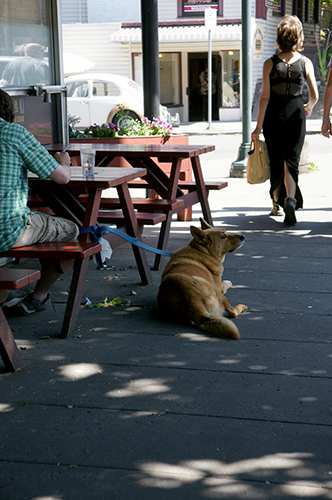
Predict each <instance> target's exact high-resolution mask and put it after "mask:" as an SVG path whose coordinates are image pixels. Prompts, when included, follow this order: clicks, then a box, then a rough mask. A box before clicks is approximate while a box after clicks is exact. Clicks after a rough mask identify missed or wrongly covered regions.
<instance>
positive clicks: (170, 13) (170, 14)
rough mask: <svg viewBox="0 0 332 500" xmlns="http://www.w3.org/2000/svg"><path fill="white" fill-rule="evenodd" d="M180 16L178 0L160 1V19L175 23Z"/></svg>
mask: <svg viewBox="0 0 332 500" xmlns="http://www.w3.org/2000/svg"><path fill="white" fill-rule="evenodd" d="M177 16H178V6H177V1H176V0H166V1H165V0H158V19H159V21H160V22H162V21H174V20H175V19H177Z"/></svg>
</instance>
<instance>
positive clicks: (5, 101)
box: [0, 89, 15, 123]
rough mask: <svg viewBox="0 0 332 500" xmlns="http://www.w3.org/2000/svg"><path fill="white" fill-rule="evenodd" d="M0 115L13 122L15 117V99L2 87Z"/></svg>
mask: <svg viewBox="0 0 332 500" xmlns="http://www.w3.org/2000/svg"><path fill="white" fill-rule="evenodd" d="M0 117H1V118H3V119H4V120H6V122H9V123H13V121H14V118H15V117H14V105H13V101H12V99H11V97H10V95H9V94H7V92H4V91H3V90H2V89H0Z"/></svg>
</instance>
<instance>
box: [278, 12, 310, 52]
mask: <svg viewBox="0 0 332 500" xmlns="http://www.w3.org/2000/svg"><path fill="white" fill-rule="evenodd" d="M303 40H304V37H303V29H302V23H301V21H300V19H299V18H298V17H297V16H284V17H283V18H282V20H281V21H280V23H279V24H278V28H277V48H278V49H279V50H280V51H281V52H291V51H296V50H303V48H302V45H303Z"/></svg>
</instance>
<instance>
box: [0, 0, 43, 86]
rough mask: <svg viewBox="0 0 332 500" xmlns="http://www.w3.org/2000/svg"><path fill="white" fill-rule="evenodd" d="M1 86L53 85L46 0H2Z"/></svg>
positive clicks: (0, 11)
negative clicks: (51, 80)
mask: <svg viewBox="0 0 332 500" xmlns="http://www.w3.org/2000/svg"><path fill="white" fill-rule="evenodd" d="M0 3H1V8H0V86H1V87H28V86H30V85H37V84H46V85H47V84H50V83H52V82H50V68H49V48H50V26H49V25H48V21H47V19H48V17H47V6H46V3H47V0H1V2H0Z"/></svg>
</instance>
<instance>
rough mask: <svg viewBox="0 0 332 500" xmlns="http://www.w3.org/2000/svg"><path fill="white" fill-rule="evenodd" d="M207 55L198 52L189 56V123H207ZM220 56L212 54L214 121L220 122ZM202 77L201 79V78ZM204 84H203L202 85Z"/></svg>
mask: <svg viewBox="0 0 332 500" xmlns="http://www.w3.org/2000/svg"><path fill="white" fill-rule="evenodd" d="M207 57H208V55H207V53H206V52H198V53H192V54H188V89H187V93H188V97H189V121H191V122H196V121H207V119H208V102H207V89H206V88H205V84H204V82H205V83H206V84H207V76H206V77H204V72H205V70H207V64H208V62H207ZM220 70H221V63H220V55H219V54H218V53H216V54H212V78H213V83H212V120H214V121H216V120H219V101H220V81H221V78H220ZM200 75H202V76H201V78H200ZM202 82H203V83H202Z"/></svg>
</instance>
